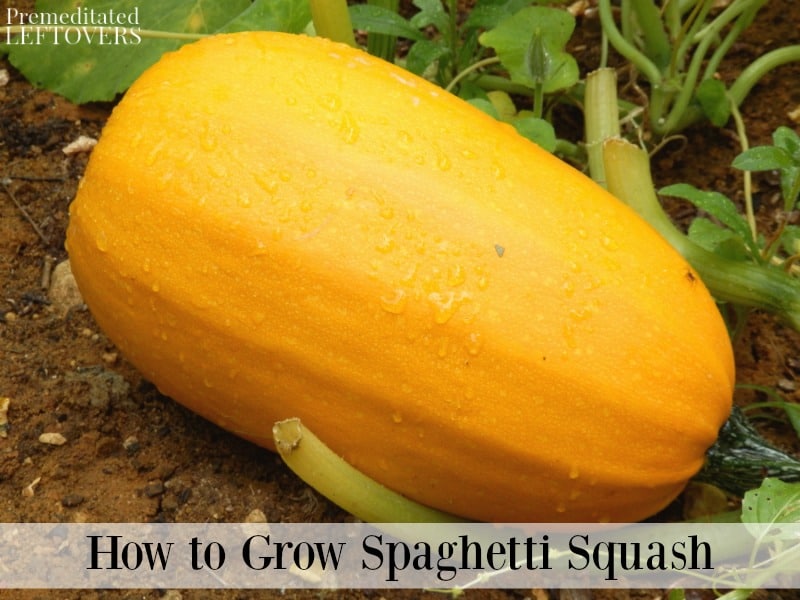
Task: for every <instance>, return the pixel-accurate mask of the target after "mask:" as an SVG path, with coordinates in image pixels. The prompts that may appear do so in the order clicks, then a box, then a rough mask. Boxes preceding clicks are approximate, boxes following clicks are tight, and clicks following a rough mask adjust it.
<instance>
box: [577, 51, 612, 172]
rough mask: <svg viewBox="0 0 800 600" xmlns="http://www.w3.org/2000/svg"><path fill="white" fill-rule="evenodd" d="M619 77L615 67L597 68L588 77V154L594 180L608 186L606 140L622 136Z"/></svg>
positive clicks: (586, 125) (586, 113) (586, 119)
mask: <svg viewBox="0 0 800 600" xmlns="http://www.w3.org/2000/svg"><path fill="white" fill-rule="evenodd" d="M616 89H617V76H616V72H615V71H614V69H612V68H608V67H607V68H603V69H596V70H595V71H592V72H591V73H589V74H588V75H587V76H586V97H585V105H586V106H587V107H591V108H587V110H586V111H585V115H584V117H585V127H586V153H587V156H588V159H589V172H590V173H591V176H592V179H594V180H595V181H596V182H597V183H599V184H600V185H602V186H603V187H606V175H605V168H604V166H603V142H604V141H605V140H607V139H609V138H614V137H619V134H620V126H619V108H618V106H617V103H616Z"/></svg>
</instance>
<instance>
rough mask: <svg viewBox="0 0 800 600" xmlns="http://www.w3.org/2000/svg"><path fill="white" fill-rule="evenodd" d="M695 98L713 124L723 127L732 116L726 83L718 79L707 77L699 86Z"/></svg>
mask: <svg viewBox="0 0 800 600" xmlns="http://www.w3.org/2000/svg"><path fill="white" fill-rule="evenodd" d="M695 98H696V99H697V101H698V102H699V103H700V108H702V109H703V113H704V114H705V115H706V117H708V120H709V121H711V123H712V124H713V125H715V126H716V127H722V126H723V125H725V123H727V122H728V119H729V118H730V116H731V105H730V102H729V101H728V96H727V91H726V90H725V84H724V83H722V82H721V81H719V80H718V79H706V80H705V81H703V82H702V83H701V84H700V85H698V86H697V90H695Z"/></svg>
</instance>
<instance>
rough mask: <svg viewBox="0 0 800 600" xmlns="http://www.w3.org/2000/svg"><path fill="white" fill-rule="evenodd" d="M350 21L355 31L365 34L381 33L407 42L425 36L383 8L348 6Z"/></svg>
mask: <svg viewBox="0 0 800 600" xmlns="http://www.w3.org/2000/svg"><path fill="white" fill-rule="evenodd" d="M349 11H350V20H351V21H352V22H353V27H354V28H355V29H360V30H362V31H366V32H367V33H382V34H385V35H393V36H396V37H401V38H406V39H409V40H423V39H425V36H424V35H423V34H422V32H420V31H419V30H418V29H416V28H415V27H414V26H412V25H411V23H409V22H408V21H407V20H406V19H404V18H403V17H401V16H400V15H398V14H397V13H396V12H395V11H393V10H390V9H388V8H385V7H383V6H374V5H369V4H354V5H352V6H350V8H349Z"/></svg>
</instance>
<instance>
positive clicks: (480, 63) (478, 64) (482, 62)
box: [445, 56, 530, 93]
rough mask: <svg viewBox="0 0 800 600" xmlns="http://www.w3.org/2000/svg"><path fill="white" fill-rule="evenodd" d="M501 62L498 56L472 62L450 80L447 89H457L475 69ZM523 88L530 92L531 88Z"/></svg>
mask: <svg viewBox="0 0 800 600" xmlns="http://www.w3.org/2000/svg"><path fill="white" fill-rule="evenodd" d="M499 62H500V59H499V58H497V57H496V56H490V57H489V58H484V59H483V60H479V61H477V62H474V63H472V64H471V65H470V66H468V67H467V68H466V69H464V70H463V71H461V72H460V73H458V75H456V76H455V77H453V79H451V80H450V83H448V84H447V87H446V88H445V90H447V91H448V92H452V91H453V90H454V89H455V87H456V85H458V84H459V83H460V82H461V80H462V79H464V78H465V77H467V76H468V75H469V74H471V73H474V72H475V71H478V70H480V69H482V68H483V67H488V66H489V65H494V64H498V63H499ZM484 81H486V80H484ZM493 81H505V82H508V81H509V80H508V79H506V78H505V77H497V78H494V79H493ZM495 89H496V88H495ZM522 89H523V90H524V91H525V93H530V88H522ZM503 91H508V90H503Z"/></svg>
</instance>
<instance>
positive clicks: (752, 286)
mask: <svg viewBox="0 0 800 600" xmlns="http://www.w3.org/2000/svg"><path fill="white" fill-rule="evenodd" d="M604 162H605V172H606V180H607V182H608V189H609V191H610V192H611V193H612V194H614V195H615V196H616V197H617V198H619V199H620V200H622V201H623V202H625V203H626V204H628V205H630V206H631V207H632V208H633V209H634V210H636V211H637V212H638V213H639V214H640V215H641V216H642V217H643V218H644V219H645V220H646V221H647V222H648V223H650V225H652V226H653V227H654V228H655V229H656V230H657V231H658V232H659V233H660V234H661V235H662V236H663V237H664V238H665V239H666V240H667V241H668V242H669V243H670V244H671V245H672V246H673V247H674V248H675V249H676V250H677V251H678V252H680V253H681V254H682V255H683V257H684V258H685V259H686V260H687V261H688V262H689V263H690V264H691V265H692V267H693V268H694V269H695V270H696V271H697V272H698V274H699V275H700V278H701V279H702V280H703V282H704V283H705V285H706V286H707V287H708V289H709V290H710V292H711V294H712V295H713V296H714V297H715V298H716V299H717V300H719V301H722V302H731V303H733V304H736V305H741V306H749V307H752V308H759V309H764V310H767V311H770V312H773V313H776V314H778V315H780V316H781V317H782V318H784V319H785V320H786V321H787V322H788V323H789V324H790V325H791V326H792V327H794V328H795V329H797V330H798V331H800V281H799V280H797V279H794V278H792V277H791V276H789V275H788V274H787V273H785V272H784V271H783V270H781V269H777V268H772V267H769V266H766V265H756V264H754V263H746V262H739V261H734V260H731V259H728V258H725V257H723V256H720V255H718V254H715V253H713V252H710V251H709V250H706V249H705V248H703V247H701V246H699V245H697V244H695V243H694V242H693V241H691V240H690V239H689V238H688V237H686V236H685V235H684V234H683V233H682V232H680V231H679V230H678V229H677V228H676V227H675V225H673V223H672V221H670V219H669V217H668V216H667V214H666V213H665V212H664V209H663V208H662V207H661V204H660V202H659V201H658V197H657V196H656V193H655V189H654V186H653V180H652V176H651V174H650V159H649V157H648V155H647V153H646V152H645V151H644V150H641V149H640V148H638V147H636V146H634V145H633V144H630V143H629V142H626V141H624V140H620V139H611V140H608V141H607V142H606V143H605V146H604Z"/></svg>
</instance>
